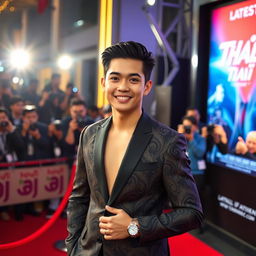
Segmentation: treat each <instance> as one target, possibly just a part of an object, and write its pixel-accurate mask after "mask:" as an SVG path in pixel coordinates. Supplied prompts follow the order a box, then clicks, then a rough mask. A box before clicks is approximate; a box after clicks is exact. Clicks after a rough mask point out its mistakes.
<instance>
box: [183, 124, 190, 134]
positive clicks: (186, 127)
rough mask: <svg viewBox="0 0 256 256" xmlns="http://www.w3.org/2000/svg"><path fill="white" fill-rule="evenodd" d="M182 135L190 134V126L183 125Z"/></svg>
mask: <svg viewBox="0 0 256 256" xmlns="http://www.w3.org/2000/svg"><path fill="white" fill-rule="evenodd" d="M184 133H186V134H190V133H191V126H190V125H184Z"/></svg>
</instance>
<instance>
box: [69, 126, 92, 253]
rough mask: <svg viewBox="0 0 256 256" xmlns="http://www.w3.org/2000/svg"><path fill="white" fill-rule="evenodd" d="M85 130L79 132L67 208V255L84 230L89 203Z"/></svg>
mask: <svg viewBox="0 0 256 256" xmlns="http://www.w3.org/2000/svg"><path fill="white" fill-rule="evenodd" d="M85 130H86V128H84V130H83V131H82V132H81V136H80V142H79V147H78V153H77V166H76V168H77V169H76V175H75V179H74V184H73V190H72V193H71V195H70V197H69V202H68V207H67V222H68V223H67V229H68V237H67V238H66V240H65V242H66V246H67V251H68V255H70V254H71V252H72V250H73V248H74V247H75V246H76V243H77V240H78V239H79V237H80V235H81V232H82V230H83V228H84V224H85V220H86V216H87V211H88V207H89V201H90V188H89V185H88V180H87V174H86V167H85V162H84V156H83V155H84V154H83V148H84V147H85V146H86V145H84V143H85V139H84V137H85V135H84V134H85Z"/></svg>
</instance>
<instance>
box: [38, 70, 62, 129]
mask: <svg viewBox="0 0 256 256" xmlns="http://www.w3.org/2000/svg"><path fill="white" fill-rule="evenodd" d="M60 82H61V76H60V74H56V73H54V74H52V77H51V82H50V83H49V84H48V85H46V86H45V88H44V89H43V91H42V97H41V99H40V101H39V104H38V114H39V121H40V122H43V123H45V124H50V123H51V122H53V121H54V120H56V119H61V118H62V115H63V113H64V111H63V109H62V108H61V103H62V102H63V100H64V98H65V93H64V92H63V91H62V90H61V89H60V88H59V87H60Z"/></svg>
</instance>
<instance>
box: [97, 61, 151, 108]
mask: <svg viewBox="0 0 256 256" xmlns="http://www.w3.org/2000/svg"><path fill="white" fill-rule="evenodd" d="M102 86H103V89H104V91H105V93H106V96H107V99H108V102H109V103H110V105H111V106H112V108H113V111H118V112H122V113H132V112H134V111H135V112H136V111H141V108H142V99H143V96H144V95H147V94H149V92H150V90H151V87H152V82H151V81H147V82H146V84H145V77H144V74H143V62H142V61H140V60H135V59H123V58H116V59H112V60H111V62H110V65H109V69H108V71H107V73H106V77H105V78H103V79H102Z"/></svg>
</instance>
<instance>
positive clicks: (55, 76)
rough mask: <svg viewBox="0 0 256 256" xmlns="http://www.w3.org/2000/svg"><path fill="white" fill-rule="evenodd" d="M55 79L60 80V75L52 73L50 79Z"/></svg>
mask: <svg viewBox="0 0 256 256" xmlns="http://www.w3.org/2000/svg"><path fill="white" fill-rule="evenodd" d="M55 78H60V74H59V73H53V74H52V77H51V79H52V80H53V79H55Z"/></svg>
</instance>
